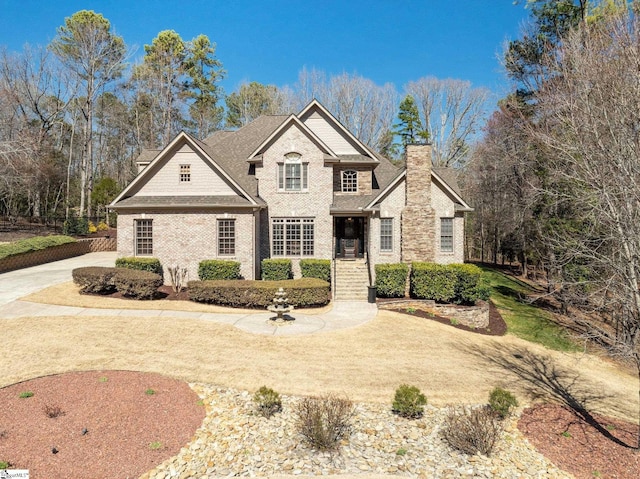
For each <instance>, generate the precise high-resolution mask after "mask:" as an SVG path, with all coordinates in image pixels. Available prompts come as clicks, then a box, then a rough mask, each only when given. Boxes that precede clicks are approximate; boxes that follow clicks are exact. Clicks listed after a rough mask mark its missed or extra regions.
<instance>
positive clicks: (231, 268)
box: [198, 259, 241, 281]
mask: <svg viewBox="0 0 640 479" xmlns="http://www.w3.org/2000/svg"><path fill="white" fill-rule="evenodd" d="M198 278H200V279H201V280H202V281H206V280H216V279H240V278H241V276H240V262H239V261H228V260H221V259H205V260H203V261H200V263H199V264H198Z"/></svg>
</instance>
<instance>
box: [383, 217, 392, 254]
mask: <svg viewBox="0 0 640 479" xmlns="http://www.w3.org/2000/svg"><path fill="white" fill-rule="evenodd" d="M380 251H382V252H387V253H388V252H390V251H393V218H380Z"/></svg>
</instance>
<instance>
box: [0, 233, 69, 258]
mask: <svg viewBox="0 0 640 479" xmlns="http://www.w3.org/2000/svg"><path fill="white" fill-rule="evenodd" d="M75 242H76V240H75V239H74V238H71V237H70V236H64V235H52V236H36V237H33V238H27V239H23V240H18V241H13V242H11V243H7V244H0V259H3V258H8V257H9V256H16V255H18V254H22V253H30V252H32V251H39V250H42V249H46V248H51V247H53V246H60V245H63V244H67V243H75Z"/></svg>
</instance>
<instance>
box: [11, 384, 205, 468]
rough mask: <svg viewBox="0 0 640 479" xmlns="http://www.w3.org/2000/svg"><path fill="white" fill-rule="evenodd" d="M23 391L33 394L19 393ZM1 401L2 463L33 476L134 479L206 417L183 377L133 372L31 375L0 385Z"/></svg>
mask: <svg viewBox="0 0 640 479" xmlns="http://www.w3.org/2000/svg"><path fill="white" fill-rule="evenodd" d="M26 391H30V392H32V393H33V396H32V397H28V398H20V394H21V393H24V392H26ZM0 404H2V415H1V417H0V461H6V462H9V464H10V467H11V468H12V469H27V470H29V473H30V476H29V477H31V478H32V479H46V478H53V477H69V478H74V479H107V478H115V477H121V478H124V477H139V476H140V475H141V474H143V473H145V472H146V471H149V470H150V469H152V468H154V467H155V466H157V465H158V464H160V463H162V462H163V461H164V460H166V459H168V458H170V457H172V456H174V455H176V454H177V453H178V451H180V449H181V448H182V447H184V446H185V445H186V444H188V442H189V441H190V440H191V438H192V437H193V435H194V433H195V431H196V429H197V428H198V427H200V425H201V424H202V421H203V419H204V417H205V408H204V407H203V406H202V405H201V404H200V403H199V397H198V395H197V394H196V393H195V392H194V391H193V390H192V389H191V388H190V387H189V385H188V384H187V383H185V382H184V381H179V380H177V379H172V378H169V377H166V376H162V375H160V374H153V373H141V372H135V371H84V372H71V373H65V374H59V375H54V376H45V377H41V378H36V379H31V380H29V381H24V382H21V383H17V384H13V385H11V386H7V387H5V388H1V389H0ZM54 413H59V414H58V415H57V416H55V417H51V416H54V415H55V414H54Z"/></svg>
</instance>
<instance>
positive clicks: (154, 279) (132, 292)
mask: <svg viewBox="0 0 640 479" xmlns="http://www.w3.org/2000/svg"><path fill="white" fill-rule="evenodd" d="M116 269H117V270H118V271H116V273H115V274H114V275H113V284H114V285H115V287H116V289H117V290H118V292H119V293H122V294H123V295H124V296H127V297H130V298H135V299H153V298H154V297H155V296H156V294H157V292H158V288H159V287H160V286H162V277H161V276H160V275H159V274H156V273H151V272H150V271H139V270H135V269H127V268H116Z"/></svg>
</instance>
